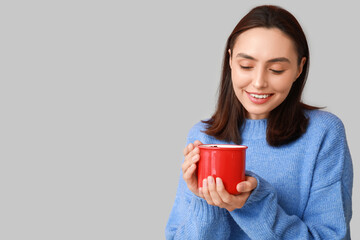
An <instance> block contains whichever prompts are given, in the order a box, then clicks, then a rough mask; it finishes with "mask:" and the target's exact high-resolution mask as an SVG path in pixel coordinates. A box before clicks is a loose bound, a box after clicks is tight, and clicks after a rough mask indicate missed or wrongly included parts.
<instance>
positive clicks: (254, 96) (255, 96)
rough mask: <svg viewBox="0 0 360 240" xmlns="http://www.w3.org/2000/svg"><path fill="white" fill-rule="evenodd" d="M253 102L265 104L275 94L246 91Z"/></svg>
mask: <svg viewBox="0 0 360 240" xmlns="http://www.w3.org/2000/svg"><path fill="white" fill-rule="evenodd" d="M246 94H247V95H248V97H249V99H250V101H251V102H253V103H255V104H264V103H266V102H267V101H269V100H270V98H271V97H272V96H273V95H274V94H272V93H250V92H246Z"/></svg>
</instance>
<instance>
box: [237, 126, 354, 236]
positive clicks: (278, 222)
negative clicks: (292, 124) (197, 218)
mask: <svg viewBox="0 0 360 240" xmlns="http://www.w3.org/2000/svg"><path fill="white" fill-rule="evenodd" d="M248 175H251V176H253V177H255V178H256V179H257V181H258V186H257V188H256V189H255V190H254V191H253V193H252V194H251V196H250V197H249V199H248V201H247V203H246V204H245V205H244V207H243V208H241V209H237V210H234V211H232V212H230V214H231V216H232V217H233V219H234V220H235V222H236V223H237V224H238V225H239V226H240V227H241V228H242V229H243V230H244V232H245V233H246V234H247V235H248V236H249V237H250V238H251V239H267V240H269V239H350V228H349V223H350V219H351V215H352V213H351V212H352V209H351V204H352V203H351V195H352V181H353V168H352V162H351V156H350V153H349V149H348V146H347V143H346V137H345V131H344V128H343V125H342V123H341V122H340V121H336V123H335V124H333V125H332V126H331V127H329V128H328V129H327V131H326V132H325V134H324V138H323V142H322V143H321V147H320V150H319V153H318V157H317V159H316V163H315V166H314V170H313V179H312V185H311V189H310V193H309V197H308V201H307V205H306V208H305V210H304V212H303V215H302V216H296V215H289V214H287V213H286V212H285V211H284V210H283V209H282V208H281V206H280V205H279V204H278V201H277V195H276V190H275V189H274V188H273V186H272V185H271V184H269V183H268V182H267V181H266V180H265V179H262V178H261V177H259V176H257V175H256V174H254V173H248Z"/></svg>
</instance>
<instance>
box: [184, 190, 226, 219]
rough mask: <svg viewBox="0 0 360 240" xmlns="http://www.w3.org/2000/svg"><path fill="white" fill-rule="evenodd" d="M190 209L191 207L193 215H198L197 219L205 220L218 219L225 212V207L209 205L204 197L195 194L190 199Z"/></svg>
mask: <svg viewBox="0 0 360 240" xmlns="http://www.w3.org/2000/svg"><path fill="white" fill-rule="evenodd" d="M190 209H193V211H194V216H196V217H198V218H199V220H201V221H206V222H210V221H213V220H214V219H219V218H220V217H223V216H225V214H226V209H224V208H219V207H217V206H212V205H209V204H208V203H207V202H206V201H205V200H204V199H202V198H200V197H197V196H194V197H193V199H192V200H191V208H190Z"/></svg>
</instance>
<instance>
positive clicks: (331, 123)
mask: <svg viewBox="0 0 360 240" xmlns="http://www.w3.org/2000/svg"><path fill="white" fill-rule="evenodd" d="M305 115H306V117H307V118H308V119H309V128H310V129H316V130H318V131H341V132H343V131H344V124H343V122H342V121H341V119H340V118H339V117H338V116H336V115H335V114H334V113H331V112H328V111H325V110H307V111H305Z"/></svg>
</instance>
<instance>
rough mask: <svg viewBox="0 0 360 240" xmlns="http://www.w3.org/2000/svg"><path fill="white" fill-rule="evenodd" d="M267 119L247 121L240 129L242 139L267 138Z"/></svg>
mask: <svg viewBox="0 0 360 240" xmlns="http://www.w3.org/2000/svg"><path fill="white" fill-rule="evenodd" d="M266 127H267V119H257V120H255V119H245V122H244V123H243V125H242V127H241V128H240V132H241V138H242V139H260V138H266Z"/></svg>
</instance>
